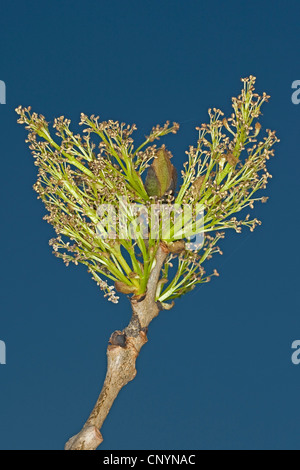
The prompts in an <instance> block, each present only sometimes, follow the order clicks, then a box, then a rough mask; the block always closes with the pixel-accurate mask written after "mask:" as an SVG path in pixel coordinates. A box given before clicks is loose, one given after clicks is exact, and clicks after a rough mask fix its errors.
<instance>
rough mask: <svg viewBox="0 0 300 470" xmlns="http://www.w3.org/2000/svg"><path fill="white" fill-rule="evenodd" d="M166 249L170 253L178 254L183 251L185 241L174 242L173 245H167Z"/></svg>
mask: <svg viewBox="0 0 300 470" xmlns="http://www.w3.org/2000/svg"><path fill="white" fill-rule="evenodd" d="M168 249H169V252H170V253H174V254H177V255H178V254H179V253H181V252H182V251H184V250H185V241H184V240H176V241H175V242H173V243H168Z"/></svg>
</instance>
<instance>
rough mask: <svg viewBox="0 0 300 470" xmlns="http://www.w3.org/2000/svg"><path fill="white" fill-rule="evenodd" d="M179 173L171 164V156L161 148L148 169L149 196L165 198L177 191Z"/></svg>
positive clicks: (147, 185) (147, 187) (146, 186)
mask: <svg viewBox="0 0 300 470" xmlns="http://www.w3.org/2000/svg"><path fill="white" fill-rule="evenodd" d="M176 182H177V172H176V168H175V167H174V165H172V163H171V154H170V152H168V151H167V150H166V148H165V146H163V147H161V148H160V149H159V150H158V151H157V157H156V158H155V159H154V161H153V163H152V165H151V166H150V167H149V169H148V173H147V176H146V181H145V188H146V191H147V194H148V196H158V197H161V196H163V195H164V194H165V193H166V192H168V191H175V187H176Z"/></svg>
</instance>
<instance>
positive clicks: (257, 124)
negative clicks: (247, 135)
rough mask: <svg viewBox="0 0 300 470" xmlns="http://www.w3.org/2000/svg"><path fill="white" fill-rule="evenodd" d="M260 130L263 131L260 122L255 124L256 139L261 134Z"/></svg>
mask: <svg viewBox="0 0 300 470" xmlns="http://www.w3.org/2000/svg"><path fill="white" fill-rule="evenodd" d="M260 129H261V124H260V123H259V122H257V123H256V124H255V132H254V137H256V136H257V135H258V134H259V133H260Z"/></svg>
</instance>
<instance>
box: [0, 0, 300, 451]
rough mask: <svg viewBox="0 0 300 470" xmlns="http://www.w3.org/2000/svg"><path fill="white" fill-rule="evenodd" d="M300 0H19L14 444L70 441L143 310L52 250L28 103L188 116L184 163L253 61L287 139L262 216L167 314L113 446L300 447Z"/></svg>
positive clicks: (9, 200)
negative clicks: (28, 133)
mask: <svg viewBox="0 0 300 470" xmlns="http://www.w3.org/2000/svg"><path fill="white" fill-rule="evenodd" d="M299 15H300V4H299V1H293V0H290V1H289V2H286V1H285V2H283V1H277V2H271V1H263V2H261V1H252V2H241V1H231V2H223V1H214V2H210V1H191V0H185V1H176V0H173V1H166V0H163V1H157V0H151V1H147V0H143V1H142V2H141V1H135V0H134V1H130V2H124V1H114V0H110V1H99V2H98V1H88V0H86V1H85V2H79V1H74V0H73V1H59V2H58V1H52V2H49V1H48V2H37V1H26V2H20V1H18V2H8V1H6V2H4V1H3V2H2V4H1V18H0V47H1V53H0V79H1V80H4V81H5V82H6V86H7V104H6V105H1V106H0V136H1V137H0V138H1V143H0V152H1V163H0V165H1V166H0V168H1V184H0V201H1V204H0V212H1V215H0V217H1V219H0V220H1V231H0V237H1V245H0V246H1V270H0V275H1V281H0V282H1V283H0V293H1V313H0V315H1V316H0V339H2V340H4V341H5V342H6V345H7V365H1V366H0V448H1V449H61V448H63V445H64V442H65V441H66V440H67V439H68V438H69V437H70V436H71V435H73V434H74V433H76V432H77V431H78V430H79V429H80V427H81V425H82V424H83V422H84V421H85V419H86V418H87V416H88V414H89V412H90V410H91V408H92V407H93V404H94V401H95V399H96V397H97V396H98V392H99V389H100V386H101V384H102V382H103V379H104V375H105V369H106V358H105V351H106V347H107V341H108V338H109V336H110V334H111V333H112V332H113V331H114V330H115V329H121V328H122V327H124V326H125V325H126V324H127V322H128V320H129V317H130V309H129V305H128V304H127V303H128V301H127V299H126V298H125V299H124V300H122V302H121V303H120V304H119V305H118V306H115V305H112V304H110V303H108V302H107V301H106V300H105V299H103V297H102V294H101V292H100V291H99V290H98V288H97V286H96V283H95V282H93V281H92V280H91V279H90V277H89V275H88V274H87V273H86V271H85V268H84V267H75V266H72V267H69V268H66V267H65V266H64V264H63V263H62V261H60V260H57V259H56V258H55V257H54V256H53V255H52V254H51V248H50V247H49V246H48V240H49V239H50V238H52V236H53V231H52V229H51V227H50V226H49V225H48V224H47V223H46V222H44V221H43V220H42V217H43V215H44V214H45V211H44V207H43V205H42V203H41V202H40V201H38V200H37V199H36V194H35V193H34V192H33V190H32V185H33V184H34V182H35V179H36V167H35V166H34V165H33V161H32V158H31V155H30V152H29V150H28V148H27V145H26V144H25V143H24V139H25V131H24V129H23V128H22V127H21V126H19V125H17V124H16V118H17V116H16V114H15V112H14V109H15V107H16V106H17V105H19V104H22V105H26V106H27V105H31V106H32V108H33V110H35V111H37V112H40V113H42V114H44V115H45V116H46V118H47V120H48V121H51V120H53V118H54V117H55V116H59V115H62V114H63V115H65V116H67V117H69V118H70V119H72V121H73V122H74V123H77V122H78V121H79V116H80V112H82V111H83V112H85V113H86V114H92V113H95V114H100V117H101V118H102V119H103V120H105V119H114V120H120V121H125V122H128V123H133V122H135V123H136V124H137V125H138V132H137V133H136V139H137V140H138V141H140V140H141V139H142V137H143V136H144V135H145V134H147V133H148V132H149V130H150V129H151V127H152V126H153V125H155V124H157V123H161V124H162V123H164V122H165V121H166V120H167V119H169V120H171V121H173V120H174V121H178V122H179V123H180V124H181V129H180V132H179V134H178V135H176V136H170V137H168V138H167V139H166V140H165V142H166V143H167V145H168V147H169V148H170V149H171V151H172V152H173V153H174V158H175V161H176V163H177V166H179V167H180V166H181V165H182V163H183V161H184V159H185V154H184V152H185V150H186V149H187V148H188V145H190V144H193V143H195V141H196V138H197V132H196V131H195V127H196V126H197V125H199V124H201V123H202V122H206V121H207V109H208V108H209V107H213V106H216V107H220V108H222V109H223V110H224V111H225V112H227V113H229V112H230V99H231V96H234V95H236V94H238V93H239V90H240V88H241V83H240V81H239V80H240V78H241V77H244V76H248V75H250V74H253V75H255V76H256V77H257V79H258V81H257V89H258V91H259V92H262V91H267V92H268V93H269V94H271V96H272V98H271V101H270V103H269V104H267V105H266V106H265V107H264V110H263V114H264V115H263V117H262V124H263V126H264V128H271V129H276V130H277V132H278V135H279V137H280V139H281V142H280V144H278V145H277V147H276V158H275V159H273V160H272V161H271V162H270V166H269V167H270V171H271V173H272V174H273V180H271V182H270V184H269V187H268V195H269V196H270V200H269V202H268V204H266V205H258V206H257V207H256V208H255V215H256V216H258V217H259V218H262V220H263V225H262V226H261V227H259V228H257V229H256V231H255V232H254V233H253V234H252V233H250V232H247V230H244V231H243V233H242V234H241V235H238V234H235V233H232V234H228V236H227V237H226V239H225V240H223V243H222V248H223V251H224V255H223V257H220V256H216V257H215V259H214V267H216V268H217V269H218V270H219V272H220V274H221V276H220V277H219V278H215V279H213V281H212V282H211V283H210V284H208V285H203V286H200V287H199V288H198V289H196V290H195V291H193V292H192V293H191V294H189V295H187V296H186V297H185V298H183V299H181V300H178V301H177V303H176V307H175V308H174V309H173V310H171V311H169V312H163V313H162V314H161V315H160V317H159V318H158V319H156V320H155V321H154V322H153V324H152V325H151V328H150V331H149V343H148V344H147V345H146V347H145V348H144V349H143V351H142V354H141V356H140V357H139V359H138V375H137V377H136V379H135V380H134V381H133V382H132V383H130V384H129V385H128V386H127V387H126V389H124V390H123V391H122V393H121V394H120V395H119V397H118V399H117V400H116V402H115V404H114V407H113V409H112V411H111V413H110V414H109V417H108V419H107V421H106V422H105V424H104V426H103V428H102V432H103V436H104V442H103V444H102V446H101V448H102V449H299V448H300V443H299V442H300V441H299V419H300V413H299V396H300V366H298V367H297V366H294V365H293V364H292V362H291V354H292V350H291V344H292V342H293V341H294V340H296V339H299V338H300V315H299V273H298V267H299V248H298V240H299V229H300V222H299V206H298V201H299V174H300V155H299V130H300V106H295V105H293V104H292V102H291V95H292V89H291V84H292V82H293V81H294V80H297V79H300V71H299V46H300V41H299V34H300V21H299Z"/></svg>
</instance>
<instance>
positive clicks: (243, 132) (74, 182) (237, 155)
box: [16, 76, 278, 308]
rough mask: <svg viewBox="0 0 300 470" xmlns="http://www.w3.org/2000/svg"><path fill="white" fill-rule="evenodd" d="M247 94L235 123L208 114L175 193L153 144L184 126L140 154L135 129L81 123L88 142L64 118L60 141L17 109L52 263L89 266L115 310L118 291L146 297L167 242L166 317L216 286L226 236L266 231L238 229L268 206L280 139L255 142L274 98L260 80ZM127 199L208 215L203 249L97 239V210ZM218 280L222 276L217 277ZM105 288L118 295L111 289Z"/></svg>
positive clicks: (161, 295) (57, 125) (163, 154)
mask: <svg viewBox="0 0 300 470" xmlns="http://www.w3.org/2000/svg"><path fill="white" fill-rule="evenodd" d="M243 84H244V85H243V89H242V92H241V94H240V95H239V96H238V97H237V98H233V103H232V106H233V113H232V114H231V116H230V117H228V118H225V117H224V115H223V113H222V112H221V111H220V110H218V109H213V110H209V117H210V122H209V124H202V126H201V127H199V128H197V130H198V133H199V138H198V141H197V145H196V146H195V147H193V146H191V147H190V148H189V150H188V152H187V155H188V160H187V162H186V164H185V165H184V169H183V171H182V172H181V176H182V181H181V185H180V188H179V191H177V192H176V170H175V168H174V166H173V165H172V164H171V163H170V158H171V157H172V156H171V154H170V152H168V151H167V150H166V149H165V147H164V146H163V147H161V148H160V149H157V146H156V145H155V144H153V142H154V141H155V140H157V139H160V138H161V137H163V136H165V135H167V134H169V133H176V132H177V131H178V128H179V126H178V124H176V123H173V125H170V123H169V122H167V123H166V124H165V125H163V126H156V127H154V128H153V129H152V131H151V133H150V135H149V136H147V137H146V140H145V141H144V142H143V143H142V144H141V145H139V146H138V147H137V148H135V146H134V141H133V138H132V134H133V132H134V131H135V130H136V126H135V125H132V126H129V125H125V124H124V123H121V124H120V123H118V122H116V121H112V120H110V121H105V122H100V121H99V117H98V116H90V117H88V116H86V115H84V114H82V115H81V121H80V125H82V126H83V127H84V129H83V133H82V135H80V134H75V133H73V132H72V130H71V129H70V120H68V119H65V118H64V116H61V117H59V118H57V119H55V121H54V124H53V128H54V130H55V131H54V133H51V132H50V129H49V124H48V123H47V121H46V120H45V117H44V116H43V115H38V114H36V113H32V112H31V108H30V107H29V108H22V107H19V108H17V110H16V111H17V113H18V114H19V116H20V117H19V119H18V122H19V123H21V124H25V126H26V129H27V130H28V131H29V133H28V138H27V140H26V142H28V144H29V147H30V149H31V151H32V154H33V156H34V158H35V165H36V166H37V167H38V179H37V182H36V184H35V185H34V189H35V190H36V192H37V193H38V197H39V198H41V199H42V201H43V202H44V204H45V206H46V209H47V215H46V216H45V219H46V220H47V221H48V222H49V223H50V224H51V225H52V226H53V227H54V229H55V231H56V234H57V238H55V239H53V240H50V244H51V245H52V247H53V250H54V253H55V255H56V256H58V257H61V258H62V259H63V261H64V262H65V263H66V265H68V264H69V263H70V262H73V263H75V264H78V263H82V264H85V265H86V266H87V268H88V271H89V272H90V273H91V275H92V276H93V278H94V279H95V281H96V282H97V284H98V285H99V287H100V288H101V289H102V290H103V291H104V292H105V296H107V297H108V299H109V300H110V301H112V302H114V303H116V302H117V301H118V297H117V295H116V292H115V289H116V290H118V291H120V292H123V293H132V294H134V295H137V296H139V295H142V294H143V293H145V291H146V288H147V282H148V279H149V275H150V272H151V270H152V268H153V266H154V263H155V255H156V251H157V248H158V246H159V243H160V242H161V241H163V242H164V243H165V244H166V245H167V246H168V248H169V252H170V254H169V256H168V258H167V260H166V263H165V266H164V268H163V270H162V278H161V280H160V281H159V284H158V288H157V300H159V301H160V302H161V303H163V304H164V306H165V308H167V306H168V305H170V304H166V301H168V300H173V299H175V298H176V297H179V296H181V295H183V294H185V293H186V292H188V291H189V290H191V289H193V288H194V287H195V285H196V284H198V283H202V282H207V281H208V280H209V279H210V276H206V275H205V271H204V268H203V263H204V262H205V261H206V260H207V259H209V258H210V257H211V256H212V255H213V254H214V253H217V252H219V253H221V252H220V249H219V248H218V247H217V245H216V244H217V242H218V241H219V240H220V239H221V238H223V237H224V233H223V232H222V231H223V230H225V229H228V228H233V229H235V230H236V231H237V232H240V231H241V227H242V226H243V225H244V226H247V227H249V228H250V230H253V229H254V228H255V226H256V225H257V224H259V223H260V222H259V221H258V220H257V219H256V218H251V217H250V215H249V214H247V215H245V216H244V217H242V218H241V219H238V218H237V214H238V213H240V212H241V211H243V210H244V209H245V208H247V207H250V208H253V204H254V202H255V201H259V200H260V201H262V202H265V201H266V200H267V198H266V197H262V196H261V195H260V196H259V197H256V193H257V191H258V190H260V189H265V187H266V184H267V182H268V179H269V178H270V177H271V175H270V174H269V172H268V170H267V168H266V162H267V160H268V159H269V158H270V157H271V156H272V155H273V150H272V147H273V145H274V143H275V142H277V141H278V139H277V137H276V135H275V132H273V131H270V130H267V132H266V136H264V137H263V139H262V140H261V141H258V136H259V134H260V132H261V125H260V124H259V122H258V117H259V116H260V114H261V106H262V105H263V103H264V102H266V101H268V98H269V97H268V96H267V95H266V94H265V93H264V94H263V95H262V96H259V95H258V94H256V93H255V90H254V84H255V77H252V76H250V77H249V78H247V79H243ZM53 134H54V135H53ZM151 162H152V164H151ZM146 170H147V171H148V173H147V175H146V178H143V173H144V172H145V171H146ZM121 199H122V200H123V201H124V200H125V201H126V203H128V204H143V205H144V206H145V205H146V206H150V205H151V204H153V203H158V202H160V203H162V204H164V205H170V206H172V205H174V204H176V205H179V206H180V205H187V204H189V205H191V204H200V205H202V206H203V207H204V209H205V215H204V223H203V227H202V230H203V232H204V233H205V237H204V244H203V246H202V247H201V249H199V251H191V250H189V249H187V245H186V244H185V240H184V239H182V240H178V241H175V240H173V239H172V238H170V239H167V240H165V239H164V240H160V239H151V238H147V239H145V237H143V234H140V235H138V236H137V237H135V238H134V239H129V238H128V239H120V238H118V236H117V237H113V238H102V237H99V236H98V235H99V234H98V233H97V229H96V227H97V224H98V222H99V217H98V212H97V209H98V207H99V206H100V205H102V204H116V202H118V201H120V200H121ZM173 228H174V227H173ZM174 231H175V228H174ZM174 265H175V267H174ZM213 275H218V274H217V272H216V271H214V273H213ZM107 280H108V281H109V280H110V281H112V282H113V285H112V286H109V285H108V283H107Z"/></svg>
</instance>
